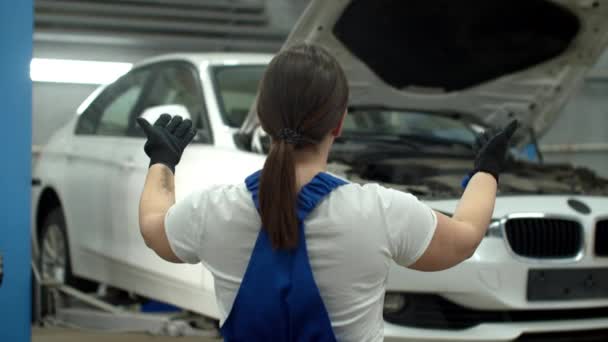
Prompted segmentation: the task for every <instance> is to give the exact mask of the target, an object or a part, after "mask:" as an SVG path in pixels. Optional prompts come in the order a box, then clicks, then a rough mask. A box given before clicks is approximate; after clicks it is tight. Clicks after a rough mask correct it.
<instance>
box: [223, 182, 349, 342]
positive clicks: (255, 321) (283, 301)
mask: <svg viewBox="0 0 608 342" xmlns="http://www.w3.org/2000/svg"><path fill="white" fill-rule="evenodd" d="M259 180H260V171H258V172H256V173H254V174H252V175H251V176H249V177H247V179H246V180H245V184H246V185H247V189H249V191H250V192H251V196H252V198H253V202H254V204H255V206H256V208H257V209H258V211H259V202H258V190H259ZM343 184H346V183H345V182H344V181H343V180H341V179H338V178H336V177H333V176H331V175H329V174H327V173H319V174H317V175H316V176H315V177H314V178H313V179H312V180H311V181H310V182H309V183H308V184H306V185H305V186H304V187H302V189H301V190H300V192H299V194H298V205H297V216H298V229H299V239H298V247H297V248H296V249H295V250H278V249H277V250H275V249H273V248H272V246H271V244H270V240H269V238H268V234H267V233H266V230H265V229H263V228H262V229H260V233H259V234H258V237H257V240H256V242H255V246H254V248H253V252H252V254H251V258H250V260H249V265H247V270H246V271H245V276H244V277H243V280H242V282H241V286H240V288H239V291H238V293H237V295H236V298H235V300H234V304H233V305H232V309H231V311H230V314H229V315H228V317H227V319H226V321H225V322H224V325H223V326H222V328H221V332H222V335H223V337H224V341H228V342H235V341H239V342H240V341H276V342H281V341H290V342H291V341H302V342H303V341H335V340H336V337H335V335H334V333H333V330H332V328H331V322H330V320H329V315H328V314H327V310H326V309H325V305H324V304H323V300H322V299H321V295H320V294H319V289H318V287H317V284H316V283H315V280H314V277H313V274H312V269H311V268H310V262H309V260H308V252H307V250H306V239H305V234H304V220H305V218H306V217H307V216H308V214H310V212H311V211H312V210H313V209H314V208H315V207H316V206H317V205H318V204H319V203H320V202H321V200H322V199H323V198H324V197H325V196H327V195H329V193H330V192H331V191H332V190H334V189H335V188H337V187H339V186H341V185H343Z"/></svg>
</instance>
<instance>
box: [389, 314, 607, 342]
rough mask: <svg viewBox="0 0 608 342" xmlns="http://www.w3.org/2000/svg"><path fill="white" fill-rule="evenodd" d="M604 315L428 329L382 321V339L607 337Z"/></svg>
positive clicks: (467, 341)
mask: <svg viewBox="0 0 608 342" xmlns="http://www.w3.org/2000/svg"><path fill="white" fill-rule="evenodd" d="M607 327H608V318H595V319H585V320H567V321H551V322H517V323H496V324H480V325H478V326H475V327H473V328H470V329H465V330H428V329H416V328H408V327H403V326H398V325H394V324H390V323H385V324H384V340H385V341H386V342H391V341H393V342H405V341H418V342H443V341H446V342H447V341H451V342H454V341H462V342H482V341H483V342H485V341H488V342H490V341H492V342H497V341H522V342H523V341H552V342H554V341H555V342H557V341H571V342H575V341H577V339H578V340H579V341H586V342H591V341H598V342H599V341H608V329H607Z"/></svg>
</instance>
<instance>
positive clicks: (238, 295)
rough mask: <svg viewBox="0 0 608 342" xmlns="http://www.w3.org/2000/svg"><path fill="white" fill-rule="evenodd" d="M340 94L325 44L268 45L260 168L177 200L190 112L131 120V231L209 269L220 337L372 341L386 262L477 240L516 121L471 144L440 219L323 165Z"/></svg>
mask: <svg viewBox="0 0 608 342" xmlns="http://www.w3.org/2000/svg"><path fill="white" fill-rule="evenodd" d="M347 103H348V85H347V81H346V77H345V75H344V72H343V70H342V69H341V67H340V66H339V64H338V62H337V61H336V60H335V59H334V58H333V57H332V56H331V55H330V54H329V53H328V52H326V51H325V50H324V49H322V48H320V47H316V46H312V45H298V46H295V47H292V48H289V49H286V50H284V51H282V52H281V53H279V54H278V55H277V56H275V57H274V58H273V60H272V61H271V62H270V64H269V65H268V68H267V71H266V73H265V75H264V77H263V79H262V81H261V84H260V89H259V96H258V102H257V112H258V115H259V119H260V123H261V125H262V127H263V129H264V130H265V131H266V132H267V133H268V134H269V135H270V136H271V138H272V144H271V148H270V152H269V154H268V157H267V159H266V162H265V164H264V168H263V169H262V170H261V171H258V172H255V173H253V174H252V175H250V176H249V177H247V178H246V179H245V180H244V182H242V183H240V184H233V185H221V186H214V187H211V188H208V189H204V190H200V191H195V192H194V193H192V194H190V195H189V196H187V197H186V198H185V199H183V200H181V201H179V202H178V203H175V195H174V183H173V180H174V179H173V175H174V172H175V166H176V165H177V164H178V162H179V160H180V157H181V155H182V152H183V150H184V149H185V148H186V146H187V145H188V143H189V142H190V141H191V140H192V137H193V136H194V130H193V128H192V123H191V122H190V121H189V120H183V121H182V119H181V118H180V117H177V116H176V117H173V118H171V117H170V116H169V115H167V114H164V115H163V116H161V117H160V118H159V119H158V120H157V121H156V122H155V123H154V125H150V124H149V123H148V122H147V121H145V120H143V119H140V121H139V123H140V125H141V126H142V128H143V129H144V131H145V132H146V134H147V136H148V140H147V142H146V144H145V147H144V150H145V152H146V153H147V154H148V156H149V157H150V159H151V161H150V168H149V171H148V175H147V178H146V182H145V186H144V190H143V193H142V195H141V203H140V209H139V210H140V211H139V219H140V229H141V234H142V236H143V238H144V240H145V242H146V244H147V246H149V247H150V248H151V249H153V250H154V251H155V252H156V253H157V254H158V255H159V256H160V257H161V258H163V259H165V260H168V261H171V262H176V263H181V262H187V263H198V262H202V263H203V264H204V265H205V266H206V267H207V268H208V269H209V270H210V271H211V273H212V274H213V277H214V281H215V293H216V297H217V303H218V308H219V312H220V316H221V332H222V335H223V337H224V339H225V340H226V341H336V340H338V341H382V340H383V318H382V310H383V300H384V293H385V284H386V280H387V276H388V271H389V266H390V264H391V262H396V263H397V264H399V265H401V266H403V267H408V268H410V269H414V270H419V271H439V270H444V269H447V268H450V267H452V266H454V265H457V264H458V263H460V262H462V261H464V260H465V259H467V258H469V257H470V256H471V255H472V254H473V252H474V251H475V249H476V248H477V246H478V245H479V243H480V242H481V240H482V238H483V236H484V234H485V232H486V229H487V227H488V225H489V223H490V218H491V215H492V211H493V209H494V202H495V197H496V190H497V181H498V175H499V173H500V171H501V170H502V168H503V164H504V160H505V156H506V151H507V148H508V142H509V139H510V137H511V135H512V134H513V132H514V131H515V129H516V126H517V123H516V122H515V121H514V122H512V123H511V124H510V125H509V126H508V127H507V128H506V129H505V130H503V131H501V132H499V133H497V134H495V135H494V136H491V137H489V139H486V141H485V142H484V143H483V145H482V147H481V148H480V150H479V152H478V155H477V158H476V161H475V164H474V168H473V171H471V173H470V179H469V181H468V185H466V188H465V191H464V193H463V195H462V198H461V200H460V202H459V204H458V207H457V209H456V211H455V212H454V215H453V216H452V217H448V216H445V215H443V214H441V213H439V212H436V211H433V210H432V209H431V208H429V207H428V206H427V205H425V204H424V203H422V202H420V201H418V199H416V197H414V196H413V195H411V194H408V193H404V192H400V191H396V190H393V189H388V188H384V187H382V186H379V185H376V184H367V185H360V184H355V183H348V182H346V181H344V180H343V179H340V178H337V177H335V176H333V175H331V174H329V173H327V172H325V170H326V166H327V158H328V153H329V151H330V148H331V146H332V143H333V141H334V139H335V138H336V137H338V136H339V135H340V131H341V129H342V123H343V121H344V116H345V115H346V108H347ZM210 167H212V166H210Z"/></svg>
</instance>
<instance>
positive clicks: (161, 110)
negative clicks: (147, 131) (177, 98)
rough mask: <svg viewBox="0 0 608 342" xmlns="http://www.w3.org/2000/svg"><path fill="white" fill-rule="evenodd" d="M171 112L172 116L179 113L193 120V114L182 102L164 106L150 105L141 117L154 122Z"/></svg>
mask: <svg viewBox="0 0 608 342" xmlns="http://www.w3.org/2000/svg"><path fill="white" fill-rule="evenodd" d="M165 113H166V114H169V115H171V116H176V115H179V116H181V117H182V119H190V120H192V115H190V112H189V111H188V108H186V107H184V106H182V105H180V104H169V105H162V106H154V107H149V108H146V110H144V112H143V113H142V114H141V117H142V118H144V119H146V121H148V122H149V123H151V124H153V123H154V122H155V121H156V120H157V119H158V118H159V117H160V116H161V115H162V114H165Z"/></svg>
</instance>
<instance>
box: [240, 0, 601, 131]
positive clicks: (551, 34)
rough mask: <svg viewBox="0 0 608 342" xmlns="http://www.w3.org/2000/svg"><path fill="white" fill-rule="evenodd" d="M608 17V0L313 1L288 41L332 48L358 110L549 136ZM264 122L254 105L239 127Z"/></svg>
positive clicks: (595, 54) (594, 54)
mask: <svg viewBox="0 0 608 342" xmlns="http://www.w3.org/2000/svg"><path fill="white" fill-rule="evenodd" d="M607 18H608V0H460V1H454V0H407V1H403V0H331V1H327V0H312V1H311V3H310V4H309V6H308V7H307V9H306V10H305V12H304V13H303V14H302V16H301V17H300V19H299V20H298V22H297V23H296V25H295V27H294V29H293V30H292V32H291V33H290V35H289V37H288V39H287V41H286V43H285V45H284V48H285V47H289V46H291V45H294V44H298V43H302V42H307V43H314V44H319V45H321V46H324V47H325V48H326V49H328V50H329V51H330V52H331V53H332V54H333V55H334V56H335V57H336V58H337V59H338V60H339V61H340V63H341V65H342V66H343V68H344V70H345V71H346V74H347V77H348V81H349V86H350V91H351V94H350V105H351V106H353V107H356V106H381V107H390V108H406V109H414V110H425V111H430V112H447V113H457V114H460V115H462V116H467V117H468V118H469V119H471V120H473V121H477V122H479V123H482V124H484V125H488V126H491V127H500V126H502V125H504V124H505V123H506V122H507V121H509V120H510V117H516V118H518V119H519V120H520V121H521V122H522V124H523V125H524V126H528V127H530V128H533V129H534V131H535V132H536V133H537V134H542V133H543V132H544V131H545V130H546V128H547V127H548V126H549V125H550V124H551V123H552V121H553V120H554V119H555V118H556V116H557V115H558V113H559V110H560V109H561V107H562V106H563V105H564V103H565V102H566V101H567V99H568V98H569V97H570V96H571V95H572V94H573V93H574V92H575V91H576V90H577V88H578V86H579V85H580V83H581V81H582V80H583V77H584V75H585V73H586V72H587V71H588V70H589V69H590V68H591V67H592V66H593V65H594V64H595V62H596V60H597V59H598V58H599V56H600V54H601V53H602V51H603V50H604V48H605V47H606V46H607V45H608V19H607ZM256 125H257V118H256V115H255V113H254V112H253V111H252V113H250V115H249V117H248V118H247V120H245V123H244V126H243V128H242V130H241V132H247V131H249V132H251V131H252V130H253V129H254V127H255V126H256ZM519 131H520V132H522V131H525V130H519ZM520 134H521V136H520V141H521V139H523V137H524V133H520Z"/></svg>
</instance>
